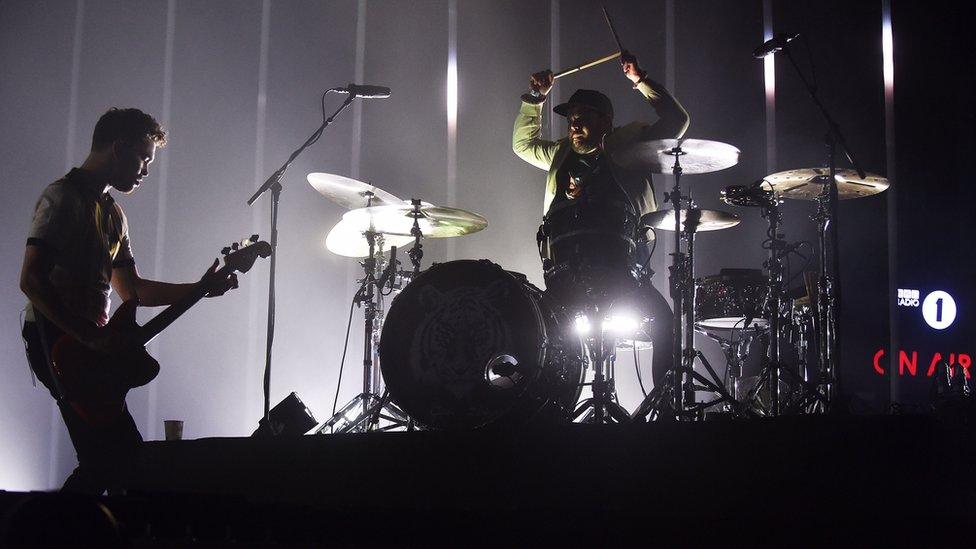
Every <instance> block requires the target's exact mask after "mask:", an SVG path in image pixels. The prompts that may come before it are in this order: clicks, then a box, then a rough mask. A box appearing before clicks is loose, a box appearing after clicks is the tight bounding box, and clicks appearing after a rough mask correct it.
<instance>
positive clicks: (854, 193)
mask: <svg viewBox="0 0 976 549" xmlns="http://www.w3.org/2000/svg"><path fill="white" fill-rule="evenodd" d="M864 175H865V176H866V177H864V179H861V177H860V176H858V175H857V172H856V171H854V170H849V169H843V170H837V171H836V173H835V176H834V179H835V180H836V181H837V195H838V197H839V198H840V199H841V200H849V199H851V198H862V197H865V196H871V195H875V194H878V193H880V192H884V190H885V189H887V188H888V186H889V183H888V179H887V178H884V177H882V176H880V175H876V174H872V173H866V174H864ZM829 178H830V170H828V169H827V168H801V169H798V170H787V171H785V172H778V173H774V174H772V175H767V176H766V177H765V180H766V181H767V182H769V184H770V185H771V186H772V188H773V191H774V192H775V193H776V196H778V197H780V198H792V199H796V200H816V199H817V197H818V196H820V194H821V192H823V188H824V185H826V184H827V180H828V179H829Z"/></svg>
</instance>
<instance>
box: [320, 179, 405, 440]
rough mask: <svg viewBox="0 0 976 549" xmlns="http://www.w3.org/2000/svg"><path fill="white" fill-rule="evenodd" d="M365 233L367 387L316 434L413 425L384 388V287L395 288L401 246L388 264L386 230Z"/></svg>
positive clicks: (360, 298)
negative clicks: (382, 422) (381, 359)
mask: <svg viewBox="0 0 976 549" xmlns="http://www.w3.org/2000/svg"><path fill="white" fill-rule="evenodd" d="M366 199H367V203H368V202H369V201H370V200H372V197H371V196H368V197H366ZM367 207H368V206H367ZM363 236H364V237H365V239H366V243H367V247H368V250H369V255H368V256H367V257H366V258H365V259H364V260H363V261H362V263H361V264H362V266H363V271H364V273H365V277H364V278H363V279H362V280H360V281H359V282H360V287H359V291H357V292H356V295H355V297H354V298H353V301H354V302H355V303H356V305H359V306H364V309H363V320H364V322H365V329H364V332H363V391H362V392H361V393H359V394H358V395H356V396H355V397H354V398H353V399H352V400H350V401H349V402H348V403H346V404H345V405H344V406H343V407H342V408H341V409H340V410H339V411H338V412H336V413H334V414H333V416H332V417H331V418H329V419H328V420H327V421H325V422H324V423H323V424H322V425H320V426H318V427H316V428H315V429H314V430H313V433H315V434H324V433H348V432H364V431H373V430H384V431H386V430H392V429H397V428H404V427H405V428H407V429H412V428H413V424H412V423H411V421H410V418H409V417H408V416H407V414H406V413H404V412H403V410H401V409H400V408H399V407H398V406H396V405H395V404H393V403H392V402H390V400H389V396H388V394H387V392H386V391H384V389H383V378H382V376H381V372H380V368H379V366H380V365H379V340H380V333H381V330H382V326H383V301H384V300H383V298H384V296H385V295H388V293H384V291H383V288H384V287H386V286H387V285H389V286H390V291H392V290H393V286H394V280H395V278H396V272H397V266H398V264H399V262H398V261H397V259H396V252H397V247H396V246H392V247H390V256H389V262H388V264H387V265H386V266H385V267H384V266H383V263H384V260H385V258H384V256H383V253H382V252H381V251H379V250H382V249H383V247H384V242H383V241H384V235H383V233H380V232H376V231H372V230H367V231H365V232H364V233H363ZM377 271H381V275H380V277H379V278H377V276H376V273H377ZM337 396H338V395H337ZM381 419H383V420H386V421H387V422H388V424H387V425H385V426H383V427H382V428H381V427H380V425H379V423H380V420H381Z"/></svg>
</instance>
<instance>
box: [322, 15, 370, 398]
mask: <svg viewBox="0 0 976 549" xmlns="http://www.w3.org/2000/svg"><path fill="white" fill-rule="evenodd" d="M353 78H354V82H355V83H357V84H362V83H363V81H364V80H365V78H366V0H359V2H358V4H357V6H356V58H355V66H354V67H353ZM350 157H351V158H350V160H349V164H350V165H349V176H350V177H352V178H353V179H360V178H361V175H360V174H361V172H362V163H363V161H362V158H363V102H362V101H354V102H353V104H352V152H351V154H350ZM361 276H362V272H361V271H360V269H359V263H357V262H355V261H349V262H347V263H346V286H345V287H346V288H348V289H349V295H348V297H347V298H346V299H347V300H348V301H351V300H352V298H353V294H354V293H355V290H353V288H358V287H359V283H358V282H357V280H358V279H359V277H361ZM336 376H337V377H338V372H336ZM326 399H328V397H326Z"/></svg>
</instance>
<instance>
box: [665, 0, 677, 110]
mask: <svg viewBox="0 0 976 549" xmlns="http://www.w3.org/2000/svg"><path fill="white" fill-rule="evenodd" d="M674 10H675V0H666V1H665V2H664V85H665V87H667V88H668V91H670V92H671V95H673V96H675V97H677V96H678V92H677V89H676V88H677V82H675V64H676V62H675V50H676V48H675V45H674V40H675V34H676V33H675V29H674V25H675V16H674Z"/></svg>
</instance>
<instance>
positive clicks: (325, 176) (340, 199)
mask: <svg viewBox="0 0 976 549" xmlns="http://www.w3.org/2000/svg"><path fill="white" fill-rule="evenodd" d="M306 179H308V182H309V184H311V185H312V188H313V189H315V190H316V191H318V192H319V194H321V195H322V196H324V197H326V198H328V199H329V200H331V201H333V202H335V203H336V204H338V205H340V206H342V207H343V208H346V209H348V210H352V209H354V208H365V207H366V206H387V205H391V204H407V203H408V202H407V201H405V200H402V199H400V198H397V197H396V196H393V195H392V194H390V193H388V192H386V191H384V190H383V189H381V188H379V187H377V186H375V185H370V184H369V183H363V182H362V181H357V180H355V179H352V178H350V177H344V176H341V175H335V174H331V173H319V172H312V173H310V174H308V176H307V178H306ZM369 193H372V200H368V197H369Z"/></svg>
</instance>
